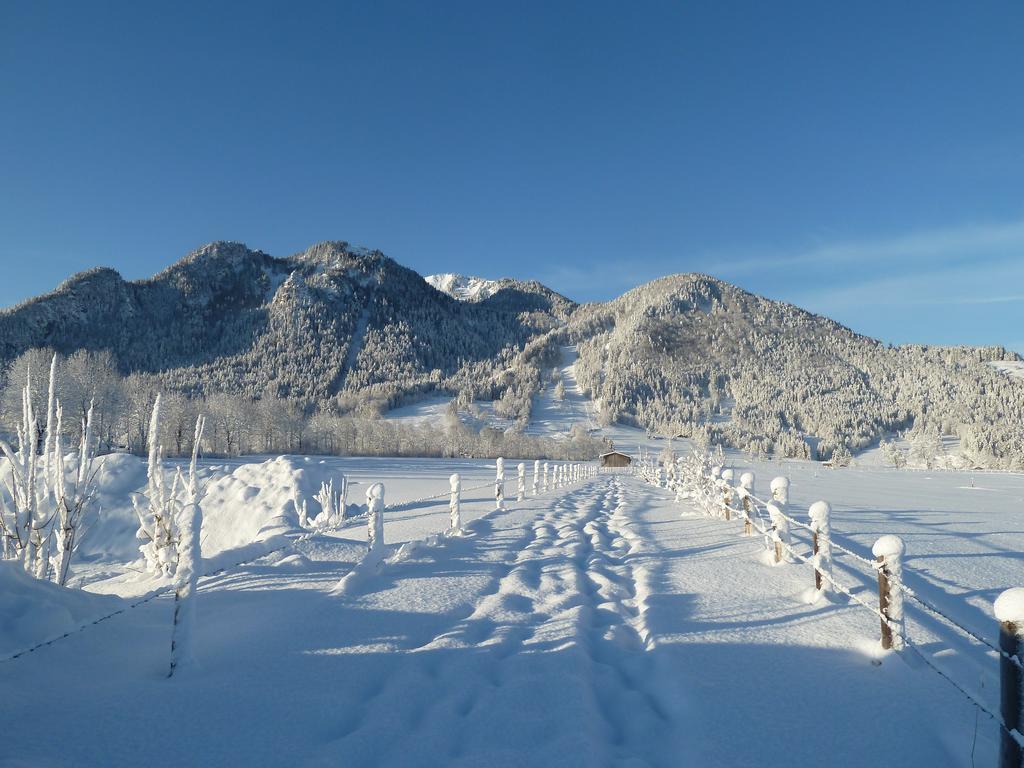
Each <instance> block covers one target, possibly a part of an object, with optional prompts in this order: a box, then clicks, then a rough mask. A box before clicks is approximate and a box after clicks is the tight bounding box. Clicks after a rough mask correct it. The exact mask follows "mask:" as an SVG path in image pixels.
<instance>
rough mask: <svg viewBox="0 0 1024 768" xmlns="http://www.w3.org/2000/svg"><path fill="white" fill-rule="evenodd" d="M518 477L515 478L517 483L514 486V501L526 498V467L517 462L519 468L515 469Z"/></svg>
mask: <svg viewBox="0 0 1024 768" xmlns="http://www.w3.org/2000/svg"><path fill="white" fill-rule="evenodd" d="M516 470H517V471H518V474H519V477H518V478H517V480H518V483H517V484H516V501H522V500H523V499H524V498H526V465H525V464H523V463H522V462H519V466H518V467H516Z"/></svg>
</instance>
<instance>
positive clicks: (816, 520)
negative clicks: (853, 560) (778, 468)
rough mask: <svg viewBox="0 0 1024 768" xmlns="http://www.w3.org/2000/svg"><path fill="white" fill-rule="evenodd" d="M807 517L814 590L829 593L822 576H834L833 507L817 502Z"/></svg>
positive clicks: (827, 585) (827, 584)
mask: <svg viewBox="0 0 1024 768" xmlns="http://www.w3.org/2000/svg"><path fill="white" fill-rule="evenodd" d="M778 479H779V478H776V480H778ZM782 479H785V478H782ZM807 515H808V517H810V519H811V530H812V534H811V535H812V547H813V550H814V554H813V559H812V561H811V562H812V563H813V564H814V588H815V589H817V590H818V591H819V592H822V591H827V590H828V588H829V583H828V581H827V580H826V579H825V578H823V577H822V574H825V576H831V575H832V547H831V546H829V536H831V535H832V522H831V519H832V507H831V505H829V503H828V502H827V501H816V502H814V503H813V504H811V508H810V509H809V510H808V511H807Z"/></svg>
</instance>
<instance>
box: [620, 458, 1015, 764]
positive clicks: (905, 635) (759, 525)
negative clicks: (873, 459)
mask: <svg viewBox="0 0 1024 768" xmlns="http://www.w3.org/2000/svg"><path fill="white" fill-rule="evenodd" d="M707 468H708V462H707V460H706V459H705V458H699V459H698V458H693V457H691V459H689V460H688V461H686V460H684V461H681V462H680V463H679V464H678V465H677V468H676V469H675V470H673V471H671V472H669V473H663V471H662V470H661V469H657V470H655V469H654V468H653V467H651V466H649V465H647V464H642V465H641V466H639V467H638V468H637V469H636V471H635V472H634V474H636V475H637V476H639V477H640V478H641V479H642V480H645V481H646V482H648V483H651V484H653V485H655V486H657V487H661V488H666V489H668V490H670V491H674V492H675V493H676V499H677V500H684V499H685V500H688V501H689V502H690V503H691V504H693V505H694V506H695V507H697V508H698V509H700V510H701V511H703V512H704V513H705V514H706V515H708V516H710V517H728V518H730V519H731V518H732V517H735V518H736V519H737V520H741V521H743V522H744V523H745V524H749V525H750V526H751V527H752V528H753V529H754V530H756V531H757V532H758V533H759V534H760V535H761V536H763V537H764V539H765V542H766V545H767V544H768V542H771V543H772V544H774V545H776V546H777V547H778V548H779V550H780V551H782V552H784V553H785V554H786V555H787V556H788V557H790V558H792V559H794V560H796V561H798V562H800V563H803V564H806V565H808V566H810V567H811V569H812V570H813V571H814V573H815V574H816V575H817V576H818V577H820V578H821V579H822V580H824V581H825V582H827V583H828V584H829V586H830V587H831V588H832V589H833V590H834V591H836V592H838V593H840V594H842V595H844V596H845V597H847V598H848V599H849V600H850V602H852V603H853V604H855V605H857V606H859V607H861V608H864V609H865V610H867V611H869V612H870V613H871V614H872V615H874V616H875V618H877V619H878V620H879V622H880V624H881V625H882V626H885V627H888V629H889V630H890V632H892V633H893V634H894V635H896V636H898V637H899V638H900V640H901V641H902V643H903V644H904V647H906V648H908V649H911V650H913V652H914V654H915V656H916V657H917V658H920V659H921V660H922V661H923V662H924V663H925V665H926V666H927V667H928V668H929V669H931V670H932V671H933V672H935V673H936V674H937V675H939V676H940V677H941V678H942V679H943V680H945V681H946V682H947V683H949V684H950V685H951V686H952V687H953V688H955V689H956V690H957V691H958V692H959V693H960V694H961V695H963V696H964V697H965V698H966V699H967V700H968V701H969V702H970V703H971V704H972V705H974V706H975V707H976V708H977V709H978V710H979V711H980V712H982V713H984V714H985V715H986V716H988V717H989V718H991V719H992V720H993V721H995V722H996V724H997V725H998V726H999V728H1000V730H1001V731H1002V733H1003V734H1005V735H1006V736H1008V737H1009V738H1011V739H1012V740H1013V741H1014V742H1015V743H1016V744H1017V745H1019V746H1020V747H1021V748H1024V736H1022V735H1021V734H1020V733H1018V732H1017V731H1016V730H1015V729H1012V728H1009V727H1007V725H1006V723H1005V721H1004V719H1003V717H1002V715H1001V714H999V713H998V712H996V711H994V709H995V708H993V707H991V706H990V705H988V704H986V703H985V702H984V701H983V699H982V697H981V696H979V695H978V694H977V693H974V692H972V691H971V690H970V687H969V686H966V685H964V684H962V683H960V682H958V681H957V680H956V679H955V678H954V677H953V675H951V673H950V672H948V671H947V670H945V669H943V668H942V667H941V666H940V665H938V664H936V663H935V661H934V660H933V659H932V658H931V657H930V655H929V654H928V653H927V652H926V651H924V650H923V649H922V648H921V647H920V646H919V645H918V644H917V643H916V642H915V641H914V639H913V638H912V637H911V636H910V633H909V632H908V630H907V628H906V623H905V621H903V618H902V616H901V617H900V620H899V621H895V620H893V618H892V617H891V616H890V615H887V613H886V612H885V611H883V609H882V606H881V605H880V604H875V603H873V602H871V601H868V600H865V599H864V598H862V597H861V596H860V595H859V594H857V588H856V587H852V586H849V585H848V584H846V583H844V582H843V581H842V580H840V579H839V578H837V577H836V575H835V573H834V571H833V569H832V568H830V567H823V563H822V562H821V559H820V558H819V557H818V554H817V551H816V549H817V548H816V547H815V546H814V543H813V541H812V542H811V543H808V542H806V541H796V542H795V543H794V542H793V540H792V539H791V538H790V537H789V536H788V535H783V533H782V532H780V530H779V526H778V525H776V524H775V523H772V522H769V523H768V524H767V525H766V524H765V522H764V519H765V515H764V514H763V513H764V512H766V511H769V505H771V507H772V509H771V510H770V514H769V515H768V517H769V520H770V519H771V516H772V515H774V516H775V517H777V518H780V519H781V520H784V521H785V522H786V523H787V525H788V526H792V527H793V528H795V529H796V530H798V531H801V532H804V533H809V534H811V535H812V536H814V537H817V541H818V545H819V547H827V548H828V549H827V550H825V551H829V550H836V551H838V552H841V553H842V554H843V555H845V556H846V558H847V559H848V560H849V561H850V562H849V564H848V565H847V567H848V568H850V572H851V574H852V573H854V572H855V569H853V567H852V566H853V565H854V564H856V565H857V566H860V567H861V568H862V569H863V570H865V571H867V572H868V574H864V573H861V574H860V575H861V577H865V576H867V575H870V577H872V578H878V576H879V572H880V571H884V569H885V563H886V561H885V558H882V557H880V558H875V559H871V558H868V557H865V556H864V555H862V554H861V553H859V552H857V551H855V550H853V549H852V548H850V547H849V546H846V545H844V544H842V543H840V542H839V541H837V539H836V536H835V534H834V532H832V531H831V526H829V527H828V530H827V532H823V531H822V530H821V529H820V528H816V527H815V526H814V525H811V524H808V523H806V522H804V521H802V520H798V519H796V518H794V517H793V516H792V515H790V514H787V513H786V512H785V511H784V510H783V507H784V504H785V502H784V501H783V502H782V503H780V500H779V499H777V498H773V499H772V500H771V501H766V500H764V499H761V498H758V497H757V496H755V495H754V494H753V492H752V491H750V490H749V489H747V488H744V487H743V486H742V484H741V485H740V486H732V485H730V484H729V482H728V481H727V480H726V479H724V478H722V477H721V476H720V475H716V474H714V473H706V472H705V470H707ZM786 487H787V494H788V481H787V482H786ZM773 490H774V489H773ZM733 499H742V500H744V501H745V502H747V503H745V504H744V505H743V506H734V505H733ZM787 533H788V532H787ZM787 538H789V539H790V540H788V541H787ZM808 547H809V549H808ZM798 548H799V549H798ZM886 585H887V588H889V589H892V590H895V591H897V592H899V593H900V594H901V595H903V596H905V597H906V598H907V599H908V600H909V603H910V604H911V605H913V606H915V607H916V608H918V609H920V610H921V611H924V612H925V613H927V614H929V615H931V616H933V617H935V618H937V619H938V620H939V621H941V622H942V623H943V624H945V625H946V626H947V627H949V628H951V629H952V630H953V631H954V633H955V634H958V635H960V636H961V637H963V638H966V639H967V640H969V641H971V642H974V643H977V644H979V645H981V646H982V647H984V648H985V649H986V653H990V654H993V655H995V656H996V657H997V658H999V659H1000V660H1003V661H1005V662H1007V663H1009V664H1010V665H1012V666H1013V667H1014V668H1015V669H1016V670H1017V671H1018V673H1020V672H1024V663H1022V661H1021V659H1020V658H1019V657H1018V656H1016V655H1013V654H1010V653H1007V652H1006V651H1005V650H1003V649H1002V648H1000V647H999V645H997V644H996V643H995V642H993V641H992V640H989V639H988V638H986V637H985V636H984V635H982V634H981V633H979V632H977V631H975V630H972V629H970V628H969V627H967V626H965V625H964V624H963V623H962V622H960V621H958V620H956V619H955V618H953V617H952V616H951V615H950V614H949V612H948V611H946V610H943V609H941V608H939V607H938V606H936V605H934V604H933V603H932V602H930V601H928V600H925V599H924V598H923V597H921V596H920V595H918V594H917V593H916V592H915V591H914V590H913V589H911V588H910V587H909V586H907V585H906V583H905V582H904V580H903V579H902V578H895V579H893V578H886ZM861 586H862V587H863V586H864V585H863V584H862V585H861ZM880 591H881V590H880ZM880 602H881V600H880Z"/></svg>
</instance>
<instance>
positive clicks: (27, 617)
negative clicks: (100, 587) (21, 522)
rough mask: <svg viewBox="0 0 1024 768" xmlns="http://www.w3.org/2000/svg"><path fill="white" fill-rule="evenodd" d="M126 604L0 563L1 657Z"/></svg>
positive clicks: (16, 565) (19, 566)
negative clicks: (67, 586)
mask: <svg viewBox="0 0 1024 768" xmlns="http://www.w3.org/2000/svg"><path fill="white" fill-rule="evenodd" d="M123 604H124V601H123V600H122V599H121V598H118V597H113V596H111V595H93V594H90V593H89V592H83V591H82V590H79V589H67V588H65V587H58V586H57V585H56V584H53V583H51V582H48V581H42V580H41V579H37V578H34V577H32V576H30V575H29V574H27V573H26V572H25V569H24V568H22V566H21V563H18V562H12V561H0V657H2V656H6V655H8V654H10V653H15V652H17V651H20V650H23V649H25V648H27V647H30V646H32V645H35V644H36V643H41V642H45V641H47V640H52V639H54V638H56V637H59V636H60V635H63V634H64V633H65V632H70V631H72V630H75V629H77V628H78V627H80V626H81V625H82V624H85V623H87V622H90V621H93V620H95V619H98V618H100V617H101V616H105V615H106V614H108V613H111V612H112V611H116V610H117V609H118V608H119V607H121V606H122V605H123Z"/></svg>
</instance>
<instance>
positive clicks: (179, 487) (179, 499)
mask: <svg viewBox="0 0 1024 768" xmlns="http://www.w3.org/2000/svg"><path fill="white" fill-rule="evenodd" d="M160 406H161V396H160V395H157V397H156V399H155V401H154V402H153V410H152V412H151V414H150V421H149V431H148V434H147V439H148V447H149V462H148V464H147V466H146V489H145V491H144V492H143V493H141V494H133V495H132V497H131V501H132V507H133V508H134V509H135V515H136V517H137V518H138V520H139V529H138V531H137V532H136V534H135V536H136V538H138V539H139V540H140V541H141V542H142V544H141V545H140V546H139V551H140V552H141V553H142V556H143V560H144V561H145V563H146V569H147V571H149V572H150V573H153V574H155V575H159V576H165V577H172V576H174V575H175V573H176V572H177V569H178V563H179V557H180V554H181V552H180V550H181V541H182V540H181V531H180V525H181V521H182V519H183V518H184V516H185V515H184V512H183V510H184V509H185V507H186V506H187V505H191V504H193V503H194V504H198V503H199V498H200V494H199V492H198V489H197V482H198V480H197V478H196V462H197V460H198V455H199V440H200V439H201V438H202V434H203V429H204V427H205V424H206V419H205V418H204V417H202V416H198V417H197V418H196V428H195V432H194V436H195V437H194V440H193V443H192V461H191V462H190V464H189V476H188V480H187V482H186V480H185V478H184V477H183V476H182V474H181V469H180V468H176V469H175V471H174V475H173V477H172V479H171V481H170V483H168V481H167V476H166V473H165V471H164V456H163V446H162V444H161V440H160V434H161V422H160V416H161V408H160ZM193 499H194V501H193ZM190 514H191V513H190ZM189 519H190V520H191V517H189Z"/></svg>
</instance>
